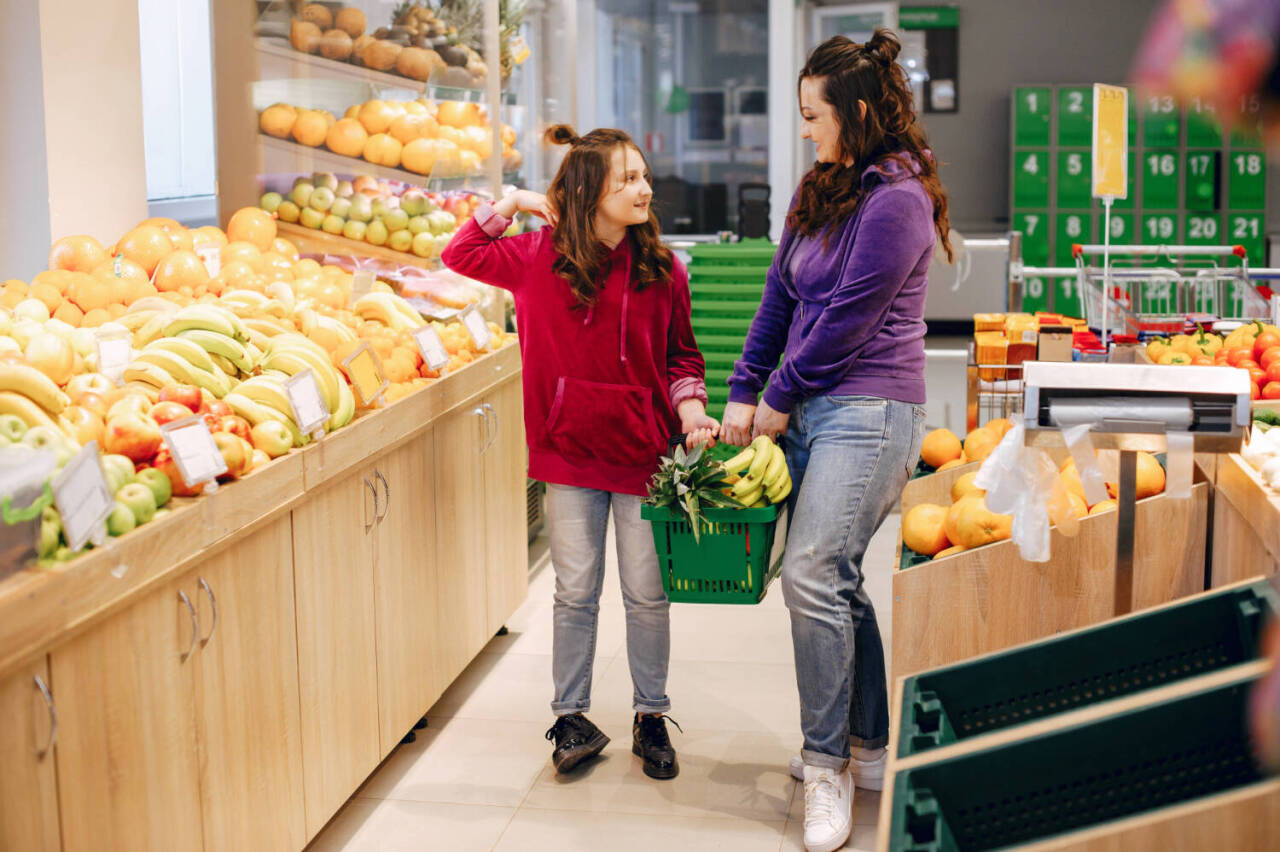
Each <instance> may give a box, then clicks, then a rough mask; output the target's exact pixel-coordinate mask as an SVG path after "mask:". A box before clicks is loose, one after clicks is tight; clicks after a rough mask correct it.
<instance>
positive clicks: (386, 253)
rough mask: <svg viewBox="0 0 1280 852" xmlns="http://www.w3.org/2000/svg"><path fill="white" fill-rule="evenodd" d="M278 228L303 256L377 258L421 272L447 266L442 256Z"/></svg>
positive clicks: (324, 233) (300, 229) (296, 228)
mask: <svg viewBox="0 0 1280 852" xmlns="http://www.w3.org/2000/svg"><path fill="white" fill-rule="evenodd" d="M276 228H277V230H278V231H279V232H280V236H282V237H285V238H287V239H288V240H289V241H291V242H292V243H293V244H294V245H296V246H297V247H298V251H299V252H300V253H302V254H336V255H345V256H348V257H376V258H378V259H380V260H387V261H390V262H392V263H398V264H402V265H405V266H417V267H419V268H421V269H431V270H435V269H442V268H444V264H442V263H441V262H440V258H439V256H436V257H419V256H418V255H416V254H414V253H413V252H408V251H396V250H395V249H392V248H387V247H386V246H375V245H374V244H373V243H367V242H365V241H364V240H353V239H349V238H348V237H344V236H342V235H341V234H330V233H329V232H327V231H321V230H317V229H315V228H307V227H304V226H303V225H299V224H297V223H296V222H280V221H278V220H277V222H276Z"/></svg>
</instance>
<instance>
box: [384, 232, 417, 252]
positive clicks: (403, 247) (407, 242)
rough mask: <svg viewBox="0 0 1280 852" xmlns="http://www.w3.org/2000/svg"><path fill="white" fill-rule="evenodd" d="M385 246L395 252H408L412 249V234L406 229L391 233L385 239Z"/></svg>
mask: <svg viewBox="0 0 1280 852" xmlns="http://www.w3.org/2000/svg"><path fill="white" fill-rule="evenodd" d="M387 245H388V246H390V247H391V248H393V249H395V250H396V251H408V250H409V249H411V248H413V233H412V232H411V231H410V230H409V229H408V228H403V229H401V230H399V231H392V232H391V235H390V236H389V237H387Z"/></svg>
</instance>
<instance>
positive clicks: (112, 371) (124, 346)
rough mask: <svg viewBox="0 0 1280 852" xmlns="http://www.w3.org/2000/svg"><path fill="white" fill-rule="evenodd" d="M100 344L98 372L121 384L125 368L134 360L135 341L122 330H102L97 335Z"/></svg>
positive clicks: (96, 339)
mask: <svg viewBox="0 0 1280 852" xmlns="http://www.w3.org/2000/svg"><path fill="white" fill-rule="evenodd" d="M95 342H96V343H97V345H98V372H99V373H102V375H104V376H106V377H107V378H109V379H111V381H113V382H115V383H116V384H120V380H121V377H122V376H123V375H124V368H125V367H128V366H129V362H130V361H132V360H133V341H132V340H130V338H129V335H128V334H125V333H122V332H118V331H116V332H111V331H107V332H102V331H99V332H98V333H97V334H96V335H95Z"/></svg>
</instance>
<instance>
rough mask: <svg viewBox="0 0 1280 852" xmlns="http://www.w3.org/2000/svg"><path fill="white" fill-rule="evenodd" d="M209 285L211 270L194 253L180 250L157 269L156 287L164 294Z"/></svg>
mask: <svg viewBox="0 0 1280 852" xmlns="http://www.w3.org/2000/svg"><path fill="white" fill-rule="evenodd" d="M208 283H209V270H208V269H206V268H205V265H204V261H203V260H201V259H200V256H199V255H197V254H196V253H195V252H193V251H188V250H187V249H178V250H177V251H175V252H173V253H172V254H170V255H169V256H168V257H166V258H165V259H164V260H163V261H162V262H161V263H160V265H159V266H158V267H156V278H155V285H156V289H157V290H159V291H160V292H162V293H172V292H174V291H175V290H181V289H182V288H183V287H190V288H191V289H192V290H194V289H195V288H196V287H203V286H205V285H207V284H208Z"/></svg>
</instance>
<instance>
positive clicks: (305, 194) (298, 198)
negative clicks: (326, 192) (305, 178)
mask: <svg viewBox="0 0 1280 852" xmlns="http://www.w3.org/2000/svg"><path fill="white" fill-rule="evenodd" d="M315 190H316V188H315V187H314V186H312V185H311V184H309V183H302V182H301V180H299V182H298V183H295V184H294V185H293V189H292V190H291V191H290V192H289V200H290V201H292V202H293V203H294V204H296V205H298V206H299V207H306V206H307V203H308V202H309V201H311V193H313V192H315Z"/></svg>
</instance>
